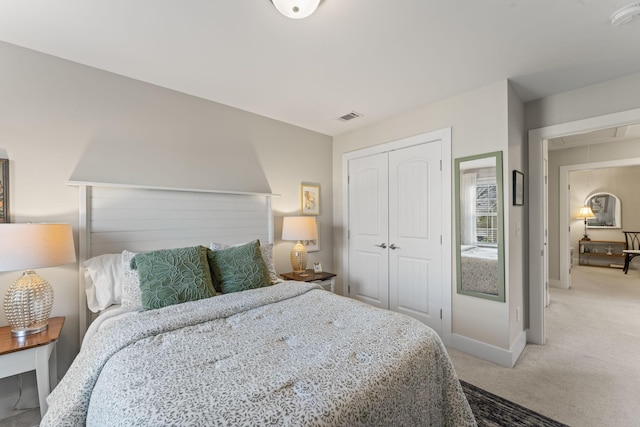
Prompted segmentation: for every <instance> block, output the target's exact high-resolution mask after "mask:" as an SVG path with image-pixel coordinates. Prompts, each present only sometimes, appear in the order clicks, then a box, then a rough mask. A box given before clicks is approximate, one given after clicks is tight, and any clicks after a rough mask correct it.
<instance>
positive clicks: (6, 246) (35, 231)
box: [0, 224, 76, 271]
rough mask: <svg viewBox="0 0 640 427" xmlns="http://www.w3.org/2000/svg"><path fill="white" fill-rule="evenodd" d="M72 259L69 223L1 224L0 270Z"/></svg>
mask: <svg viewBox="0 0 640 427" xmlns="http://www.w3.org/2000/svg"><path fill="white" fill-rule="evenodd" d="M75 261H76V250H75V246H74V244H73V233H72V231H71V225H69V224H0V271H15V270H32V269H35V268H44V267H55V266H57V265H64V264H70V263H72V262H75Z"/></svg>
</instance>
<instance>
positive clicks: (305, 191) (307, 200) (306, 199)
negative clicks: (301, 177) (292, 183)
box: [300, 184, 320, 215]
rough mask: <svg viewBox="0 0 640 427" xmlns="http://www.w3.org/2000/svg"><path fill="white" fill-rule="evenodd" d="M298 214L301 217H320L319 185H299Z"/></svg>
mask: <svg viewBox="0 0 640 427" xmlns="http://www.w3.org/2000/svg"><path fill="white" fill-rule="evenodd" d="M300 212H301V213H302V215H320V185H318V184H300Z"/></svg>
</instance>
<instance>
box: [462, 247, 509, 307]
mask: <svg viewBox="0 0 640 427" xmlns="http://www.w3.org/2000/svg"><path fill="white" fill-rule="evenodd" d="M460 256H461V259H460V261H461V262H460V268H461V274H462V283H463V289H464V290H465V291H474V292H481V293H484V294H490V295H497V294H498V285H499V284H500V278H499V270H498V248H497V247H487V246H475V245H462V246H461V250H460Z"/></svg>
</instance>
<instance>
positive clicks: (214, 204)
mask: <svg viewBox="0 0 640 427" xmlns="http://www.w3.org/2000/svg"><path fill="white" fill-rule="evenodd" d="M79 191H80V221H79V235H80V242H79V243H80V256H79V265H80V274H79V276H80V280H79V282H80V283H79V300H80V303H79V313H80V315H79V320H80V340H81V341H80V342H82V338H83V336H84V332H85V331H86V329H87V326H88V319H89V315H90V312H89V311H88V309H87V304H86V294H85V289H84V274H83V271H84V267H83V262H84V261H85V260H87V259H89V258H91V257H93V256H97V255H102V254H107V253H120V252H122V251H123V250H125V249H126V250H129V251H133V252H143V251H150V250H156V249H168V248H179V247H186V246H195V245H204V246H208V245H209V243H211V242H220V243H227V244H234V243H242V242H248V241H251V240H254V239H260V241H261V242H266V243H273V215H272V211H271V196H272V195H271V194H255V193H228V192H225V193H216V192H209V191H207V192H202V191H196V190H188V191H187V190H184V191H183V190H174V189H151V188H135V187H110V186H95V185H79Z"/></svg>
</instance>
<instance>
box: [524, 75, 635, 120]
mask: <svg viewBox="0 0 640 427" xmlns="http://www.w3.org/2000/svg"><path fill="white" fill-rule="evenodd" d="M638 107H640V73H635V74H630V75H628V76H624V77H620V78H618V79H613V80H608V81H605V82H602V83H598V84H595V85H591V86H586V87H583V88H580V89H576V90H572V91H569V92H564V93H560V94H558V95H553V96H549V97H546V98H542V99H539V100H536V101H531V102H528V103H527V104H525V128H526V129H527V130H529V129H538V128H542V127H547V126H552V125H557V124H561V123H568V122H572V121H576V120H582V119H587V118H591V117H598V116H603V115H606V114H612V113H618V112H622V111H627V110H633V109H635V108H638Z"/></svg>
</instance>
